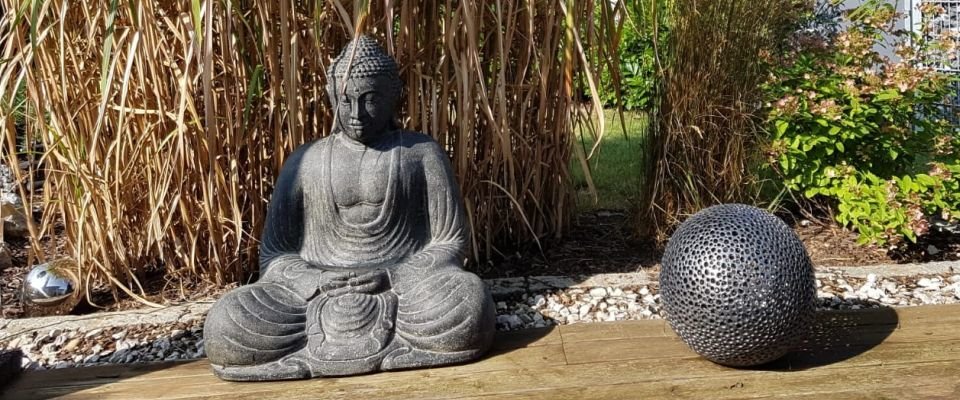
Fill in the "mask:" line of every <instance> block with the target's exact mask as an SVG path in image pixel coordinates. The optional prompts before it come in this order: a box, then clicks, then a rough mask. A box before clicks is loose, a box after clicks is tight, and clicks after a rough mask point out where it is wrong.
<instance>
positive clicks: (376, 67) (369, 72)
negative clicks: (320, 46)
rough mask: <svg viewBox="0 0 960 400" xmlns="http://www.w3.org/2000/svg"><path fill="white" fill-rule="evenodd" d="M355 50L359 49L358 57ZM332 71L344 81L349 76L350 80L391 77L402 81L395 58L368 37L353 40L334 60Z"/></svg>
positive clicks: (337, 77) (337, 78)
mask: <svg viewBox="0 0 960 400" xmlns="http://www.w3.org/2000/svg"><path fill="white" fill-rule="evenodd" d="M354 48H356V49H357V50H356V55H354V50H353V49H354ZM351 57H352V62H351ZM348 67H349V74H348V70H347V68H348ZM330 71H331V72H332V74H333V76H334V77H335V78H336V80H342V79H343V78H344V77H347V76H349V77H350V78H369V77H373V76H389V77H391V78H396V79H398V80H399V79H400V73H399V70H398V68H397V63H396V61H394V60H393V57H390V55H388V54H387V52H385V51H384V50H383V48H382V47H380V45H379V44H377V41H376V40H374V39H373V38H371V37H369V36H366V35H363V36H360V37H358V38H356V39H354V40H351V41H350V43H348V44H347V46H346V47H344V48H343V50H342V51H341V52H340V55H339V56H337V58H335V59H334V60H333V63H332V64H331V65H330Z"/></svg>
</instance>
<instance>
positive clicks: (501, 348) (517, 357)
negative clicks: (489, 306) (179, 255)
mask: <svg viewBox="0 0 960 400" xmlns="http://www.w3.org/2000/svg"><path fill="white" fill-rule="evenodd" d="M561 343H562V342H561V340H560V334H559V332H557V330H556V328H542V329H527V330H523V331H513V332H499V333H498V334H497V338H496V340H495V341H494V345H493V348H492V349H491V352H490V355H489V356H488V358H494V360H492V361H491V362H486V363H484V364H483V365H484V367H483V368H498V366H502V365H504V364H506V365H510V364H509V363H514V364H513V365H526V363H534V362H538V361H537V360H535V359H533V358H532V356H531V355H532V354H539V353H536V352H530V351H519V352H515V354H514V352H513V351H514V350H516V349H521V348H526V347H540V346H550V345H552V346H556V347H555V348H553V349H548V350H546V351H545V352H544V354H543V355H542V357H545V359H544V360H540V361H542V362H547V361H558V360H559V361H562V358H563V354H562V350H560V347H559V346H560V345H561ZM505 353H509V354H505ZM209 375H210V366H209V365H208V364H207V363H205V362H193V361H176V362H170V363H145V364H130V365H124V366H121V367H113V368H108V369H104V368H103V367H87V368H68V369H55V370H49V371H43V373H41V374H25V375H24V376H23V377H22V378H21V379H20V380H19V381H18V382H17V383H16V385H17V387H23V388H31V387H48V386H49V383H50V382H64V381H69V382H71V385H74V386H95V385H99V384H103V383H109V382H114V381H117V380H123V381H125V382H132V381H139V380H163V379H182V378H186V377H193V376H209Z"/></svg>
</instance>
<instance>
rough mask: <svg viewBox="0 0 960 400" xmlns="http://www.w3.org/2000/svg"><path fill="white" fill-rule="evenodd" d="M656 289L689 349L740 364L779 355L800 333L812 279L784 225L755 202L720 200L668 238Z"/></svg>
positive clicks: (810, 306)
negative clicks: (744, 203)
mask: <svg viewBox="0 0 960 400" xmlns="http://www.w3.org/2000/svg"><path fill="white" fill-rule="evenodd" d="M660 295H661V297H662V300H663V304H664V309H665V311H666V313H667V320H668V321H669V322H670V324H671V326H673V329H674V330H675V331H676V332H677V334H679V335H680V338H681V339H683V341H684V342H685V343H687V345H689V346H690V347H691V348H693V350H694V351H696V352H697V353H698V354H700V355H701V356H703V357H705V358H707V359H709V360H711V361H713V362H716V363H718V364H723V365H728V366H734V367H745V366H752V365H759V364H764V363H767V362H770V361H773V360H775V359H777V358H780V357H781V356H783V355H784V354H786V353H787V352H789V351H790V350H791V349H792V348H793V347H794V346H796V345H797V344H798V343H799V341H800V340H802V339H803V338H804V337H805V336H806V334H807V333H808V330H809V328H810V325H811V324H812V323H813V311H814V301H815V300H816V287H815V285H814V276H813V266H812V265H811V263H810V257H809V256H808V255H807V252H806V249H804V247H803V243H801V242H800V239H799V238H798V237H797V235H796V234H795V233H794V232H793V230H791V229H790V227H788V226H787V225H786V224H785V223H783V221H781V220H780V219H779V218H777V217H776V216H774V215H772V214H770V213H768V212H766V211H764V210H761V209H759V208H756V207H752V206H747V205H743V204H724V205H718V206H713V207H710V208H707V209H705V210H703V211H700V212H699V213H697V214H695V215H694V216H692V217H690V218H689V219H687V220H686V221H685V222H684V223H683V224H681V225H680V227H679V228H678V229H677V231H676V232H675V233H674V234H673V236H672V237H671V238H670V242H669V243H668V244H667V248H666V250H665V252H664V255H663V261H662V270H661V272H660Z"/></svg>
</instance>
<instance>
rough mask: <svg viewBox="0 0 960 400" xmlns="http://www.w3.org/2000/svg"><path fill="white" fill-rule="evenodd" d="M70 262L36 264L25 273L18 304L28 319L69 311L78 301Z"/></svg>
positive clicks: (75, 281)
mask: <svg viewBox="0 0 960 400" xmlns="http://www.w3.org/2000/svg"><path fill="white" fill-rule="evenodd" d="M75 265H76V264H74V263H73V262H72V261H70V260H57V261H52V262H49V263H46V264H40V265H37V266H35V267H33V269H31V270H30V272H29V273H27V276H26V278H24V280H23V288H22V289H21V291H20V301H21V304H22V305H23V309H24V312H25V313H26V314H27V315H28V316H42V315H56V314H65V313H68V312H70V310H72V309H73V307H74V306H76V305H77V303H78V302H79V298H80V296H78V292H77V286H78V283H77V280H76V278H75V277H76V275H75V274H74V273H73V271H72V269H71V267H73V266H75Z"/></svg>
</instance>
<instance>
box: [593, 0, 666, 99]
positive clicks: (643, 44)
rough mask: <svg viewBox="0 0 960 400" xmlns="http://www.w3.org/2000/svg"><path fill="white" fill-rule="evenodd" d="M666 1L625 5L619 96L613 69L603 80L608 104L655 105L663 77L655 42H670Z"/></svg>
mask: <svg viewBox="0 0 960 400" xmlns="http://www.w3.org/2000/svg"><path fill="white" fill-rule="evenodd" d="M628 3H629V2H628ZM651 4H654V5H651ZM667 4H668V3H667V1H665V0H657V1H656V2H655V3H651V2H647V3H644V2H639V1H638V2H632V3H629V4H628V5H627V6H626V7H625V8H624V11H625V16H626V17H625V18H624V21H623V30H622V31H621V36H620V47H619V49H620V59H619V70H620V98H618V97H617V90H616V87H615V86H614V81H613V78H612V76H611V74H610V72H609V71H606V70H605V71H604V73H603V75H602V77H601V79H600V85H601V86H600V89H601V93H600V96H601V101H602V102H603V104H604V105H605V106H607V107H613V106H617V105H620V106H622V108H623V109H624V110H647V109H650V107H651V106H652V105H653V101H654V99H655V96H656V94H655V93H656V88H657V83H658V82H657V81H658V79H660V78H659V75H658V74H657V55H656V45H655V43H654V41H655V39H658V40H659V42H658V43H659V45H661V46H662V45H664V44H665V43H666V42H667V35H668V33H669V31H668V29H667V24H666V17H665V16H666V15H667ZM654 7H656V9H654Z"/></svg>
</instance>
